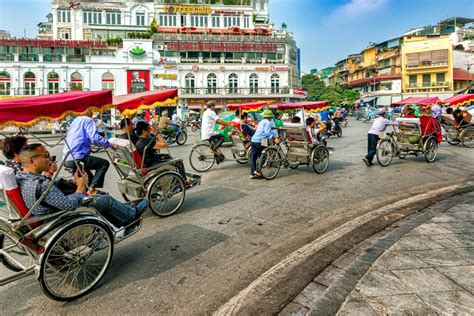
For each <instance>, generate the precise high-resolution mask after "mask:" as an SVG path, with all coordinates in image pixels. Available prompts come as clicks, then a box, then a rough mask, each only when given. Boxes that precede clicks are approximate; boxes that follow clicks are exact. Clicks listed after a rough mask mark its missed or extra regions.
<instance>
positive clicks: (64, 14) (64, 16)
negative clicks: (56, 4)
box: [58, 10, 71, 23]
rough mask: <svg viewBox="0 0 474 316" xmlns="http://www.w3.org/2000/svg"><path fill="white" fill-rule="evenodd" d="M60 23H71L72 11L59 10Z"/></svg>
mask: <svg viewBox="0 0 474 316" xmlns="http://www.w3.org/2000/svg"><path fill="white" fill-rule="evenodd" d="M58 22H62V23H71V11H70V10H58Z"/></svg>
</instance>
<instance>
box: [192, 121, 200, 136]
mask: <svg viewBox="0 0 474 316" xmlns="http://www.w3.org/2000/svg"><path fill="white" fill-rule="evenodd" d="M199 130H201V122H199V121H191V131H192V132H193V133H195V132H197V131H199Z"/></svg>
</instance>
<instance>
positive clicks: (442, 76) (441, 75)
mask: <svg viewBox="0 0 474 316" xmlns="http://www.w3.org/2000/svg"><path fill="white" fill-rule="evenodd" d="M444 80H445V74H444V72H442V73H437V74H436V83H437V84H443V83H444Z"/></svg>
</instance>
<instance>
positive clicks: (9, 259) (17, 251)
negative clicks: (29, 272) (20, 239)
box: [0, 234, 36, 272]
mask: <svg viewBox="0 0 474 316" xmlns="http://www.w3.org/2000/svg"><path fill="white" fill-rule="evenodd" d="M0 248H1V249H2V250H3V251H4V252H6V254H4V255H2V256H1V257H2V261H3V264H4V265H5V266H6V267H7V268H8V269H10V270H12V271H15V272H18V271H22V270H23V269H24V268H28V267H31V266H32V265H34V264H35V261H36V259H35V257H34V256H33V255H32V254H31V252H30V250H29V249H27V248H26V247H25V246H23V245H22V244H20V243H15V242H14V241H13V240H12V239H11V238H10V237H9V236H7V235H3V234H0Z"/></svg>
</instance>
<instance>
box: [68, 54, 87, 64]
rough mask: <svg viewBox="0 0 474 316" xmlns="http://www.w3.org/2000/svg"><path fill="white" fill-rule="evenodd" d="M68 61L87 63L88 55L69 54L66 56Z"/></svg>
mask: <svg viewBox="0 0 474 316" xmlns="http://www.w3.org/2000/svg"><path fill="white" fill-rule="evenodd" d="M66 61H67V62H68V63H85V62H86V56H84V55H67V56H66Z"/></svg>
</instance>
